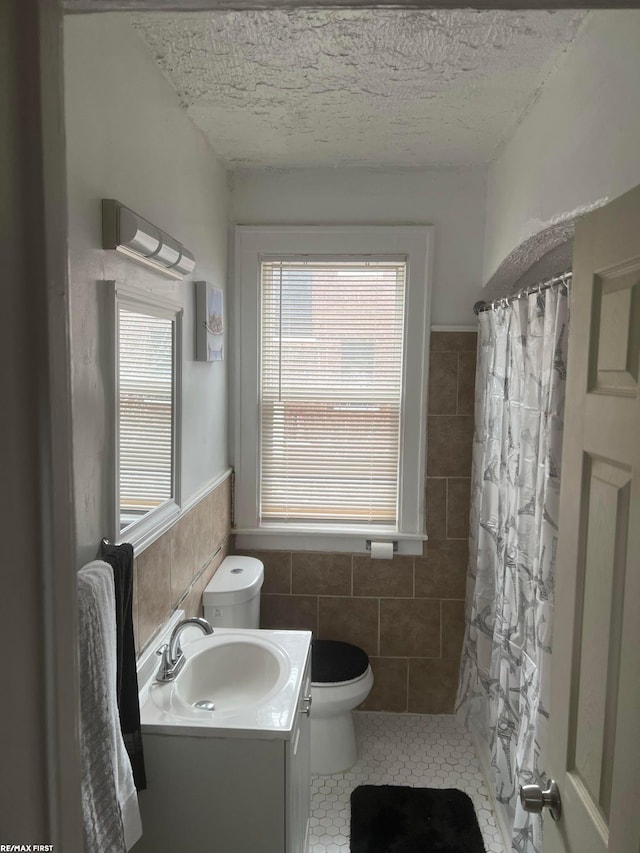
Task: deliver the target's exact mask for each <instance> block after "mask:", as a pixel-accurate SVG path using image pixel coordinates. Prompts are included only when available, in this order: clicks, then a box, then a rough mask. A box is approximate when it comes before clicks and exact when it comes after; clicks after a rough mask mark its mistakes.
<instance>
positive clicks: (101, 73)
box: [64, 15, 228, 562]
mask: <svg viewBox="0 0 640 853" xmlns="http://www.w3.org/2000/svg"><path fill="white" fill-rule="evenodd" d="M64 37H65V97H66V131H67V161H68V173H69V186H68V194H69V195H68V197H69V257H70V285H71V320H72V361H73V377H72V381H73V409H74V469H75V489H76V503H77V510H76V515H77V526H78V546H79V554H78V558H79V561H80V562H84V561H85V560H87V559H90V558H93V556H94V555H95V552H96V549H97V547H98V543H99V541H100V539H101V537H102V536H104V535H106V534H108V533H109V532H110V531H109V530H108V526H107V525H108V519H109V506H110V501H112V500H113V485H112V480H113V475H112V471H111V465H112V463H111V461H110V458H109V454H108V447H109V440H110V439H109V436H110V430H111V423H110V421H109V417H108V408H107V407H108V397H109V390H108V389H109V380H110V371H111V365H110V362H109V359H108V357H107V344H108V338H109V335H110V329H109V327H108V325H107V323H106V321H105V301H106V300H105V288H104V286H103V282H104V281H105V280H109V279H115V280H116V281H118V282H122V283H128V284H136V285H139V286H140V287H143V288H146V289H148V290H152V291H155V292H158V293H162V294H164V295H166V296H168V297H169V298H173V299H175V300H178V301H180V302H181V303H182V305H183V306H184V321H183V322H184V349H183V440H182V462H183V469H182V498H183V501H184V500H188V499H189V497H190V496H193V495H194V494H195V493H197V492H198V491H199V490H200V489H201V488H203V487H204V486H205V485H206V484H207V483H208V482H210V481H211V480H213V479H214V478H215V477H216V476H217V475H219V474H220V473H222V471H223V470H224V469H225V468H226V466H227V429H226V422H227V385H226V362H224V363H213V364H205V363H199V362H195V361H194V285H193V283H192V282H191V281H183V282H169V281H168V280H167V279H165V278H163V277H162V276H160V275H158V274H156V273H154V272H152V271H147V270H146V269H145V268H144V267H142V266H139V265H138V264H135V263H133V262H131V261H128V260H126V259H125V258H122V257H121V256H119V255H117V254H116V253H115V252H107V251H103V250H102V249H101V248H100V246H101V244H102V241H101V205H100V200H101V199H102V198H103V197H106V198H117V199H118V200H119V201H121V202H123V203H124V204H126V205H127V206H128V207H131V208H133V209H134V210H135V211H137V212H138V213H140V214H141V215H142V216H144V217H145V218H147V219H149V220H151V222H153V223H154V224H156V225H158V226H159V227H160V228H162V229H163V230H165V231H167V232H168V233H169V234H171V235H172V236H174V237H176V238H177V239H178V240H180V241H181V242H182V243H184V244H185V245H186V246H187V248H188V249H190V250H191V251H192V252H193V253H194V255H195V257H196V264H197V265H196V269H195V273H194V274H193V275H192V276H191V278H192V279H193V280H199V279H207V280H210V281H213V282H214V283H217V284H219V285H221V286H224V284H225V281H226V269H227V267H226V265H227V226H228V208H227V200H228V190H227V186H226V172H225V170H224V169H223V168H222V167H221V166H220V165H219V164H218V163H217V161H216V159H215V156H214V154H213V152H212V150H211V148H210V147H209V146H208V145H207V143H206V142H205V140H204V137H202V136H201V134H200V133H199V132H198V131H197V130H196V129H195V128H194V126H193V125H192V124H191V122H190V121H189V119H188V118H187V116H186V114H185V113H184V112H183V111H182V110H181V109H180V107H179V105H178V100H177V97H176V94H175V92H174V91H173V90H172V89H171V88H170V86H169V84H168V83H167V82H166V81H165V79H164V78H163V76H162V74H161V72H160V71H159V69H158V68H157V67H156V65H155V64H154V62H153V60H152V58H151V57H150V56H149V55H148V54H147V52H146V48H145V47H144V45H143V43H142V42H141V40H140V39H139V37H138V36H137V35H136V33H135V32H134V31H133V30H132V29H131V28H130V26H129V24H128V23H127V19H126V17H125V16H123V15H95V16H91V15H86V16H72V17H67V18H66V19H65V23H64Z"/></svg>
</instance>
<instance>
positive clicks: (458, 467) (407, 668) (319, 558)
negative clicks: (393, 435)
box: [244, 332, 476, 714]
mask: <svg viewBox="0 0 640 853" xmlns="http://www.w3.org/2000/svg"><path fill="white" fill-rule="evenodd" d="M475 358H476V334H475V332H432V334H431V357H430V377H429V410H428V462H427V474H428V477H427V483H426V504H427V532H428V535H429V541H428V542H427V543H425V548H424V556H422V557H415V558H414V557H406V556H400V557H395V558H394V559H393V560H389V561H386V560H371V558H370V557H369V556H367V555H362V554H325V553H317V552H309V551H251V552H244V553H250V554H252V555H253V556H257V557H259V558H260V559H261V560H262V561H263V562H264V565H265V582H264V586H263V589H262V598H261V625H262V627H263V628H291V629H296V628H297V629H306V630H311V631H313V633H314V636H316V637H320V638H325V639H336V640H344V641H346V642H351V643H355V644H357V645H359V646H362V648H364V649H365V651H366V652H367V653H368V655H369V657H370V660H371V666H372V668H373V672H374V678H375V684H374V688H373V690H372V692H371V694H370V696H369V698H368V699H367V701H366V702H365V703H364V705H363V706H362V707H363V708H365V709H367V710H376V711H383V710H384V711H397V712H403V711H404V712H414V713H415V712H417V713H425V714H447V713H451V712H452V711H453V705H454V701H455V694H456V688H457V682H458V668H459V658H460V648H461V644H462V635H463V629H464V594H465V584H466V570H467V557H468V536H469V489H470V474H471V447H472V439H473V405H474V402H473V396H474V384H475Z"/></svg>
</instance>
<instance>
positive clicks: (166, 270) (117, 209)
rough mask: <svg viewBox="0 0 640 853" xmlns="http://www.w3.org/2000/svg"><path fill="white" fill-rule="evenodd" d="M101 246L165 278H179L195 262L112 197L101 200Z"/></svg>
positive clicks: (180, 248)
mask: <svg viewBox="0 0 640 853" xmlns="http://www.w3.org/2000/svg"><path fill="white" fill-rule="evenodd" d="M102 248H103V249H115V250H116V251H117V252H121V253H122V254H124V255H127V257H129V258H131V259H132V260H135V261H138V262H139V263H142V264H144V265H145V266H148V267H151V268H152V269H154V270H156V272H160V273H162V275H165V276H167V277H168V278H174V279H181V278H183V277H184V276H185V275H188V274H189V273H190V272H192V271H193V269H194V267H195V265H196V262H195V258H194V257H193V255H192V254H191V252H190V251H189V250H188V249H185V247H184V246H183V245H182V243H180V242H179V241H178V240H175V239H174V238H173V237H170V236H169V235H168V234H165V232H164V231H161V230H160V228H157V227H156V226H155V225H152V223H151V222H149V221H147V220H146V219H144V218H143V217H142V216H138V214H137V213H134V211H133V210H130V209H129V208H128V207H125V206H124V205H123V204H121V203H120V202H119V201H116V199H114V198H103V199H102Z"/></svg>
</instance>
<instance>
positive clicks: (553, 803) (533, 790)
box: [520, 779, 562, 820]
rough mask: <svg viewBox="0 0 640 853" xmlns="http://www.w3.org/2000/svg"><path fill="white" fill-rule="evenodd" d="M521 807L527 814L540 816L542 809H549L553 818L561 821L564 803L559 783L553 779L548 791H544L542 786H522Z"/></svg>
mask: <svg viewBox="0 0 640 853" xmlns="http://www.w3.org/2000/svg"><path fill="white" fill-rule="evenodd" d="M520 805H521V806H522V808H523V809H524V810H525V811H526V812H534V813H535V814H540V812H541V811H542V809H544V808H547V809H549V811H550V813H551V817H552V818H553V819H554V820H559V819H560V815H561V814H562V803H561V801H560V790H559V789H558V785H557V783H556V782H554V781H553V779H552V780H551V781H550V782H549V787H548V788H547V790H546V791H543V790H542V788H541V787H540V785H520Z"/></svg>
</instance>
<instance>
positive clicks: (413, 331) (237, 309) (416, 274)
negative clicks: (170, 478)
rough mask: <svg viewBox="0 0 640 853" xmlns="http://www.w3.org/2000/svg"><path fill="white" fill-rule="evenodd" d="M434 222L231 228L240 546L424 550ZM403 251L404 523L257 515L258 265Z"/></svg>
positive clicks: (234, 433) (235, 461) (236, 517)
mask: <svg viewBox="0 0 640 853" xmlns="http://www.w3.org/2000/svg"><path fill="white" fill-rule="evenodd" d="M432 245H433V226H429V225H410V226H379V225H375V226H353V225H345V226H322V225H307V226H277V225H260V226H252V225H237V226H235V228H234V287H233V301H232V309H233V317H232V326H233V330H234V346H233V348H232V362H233V363H232V373H233V378H234V381H233V383H232V400H231V413H232V428H231V430H230V434H231V436H232V448H231V457H232V464H233V467H234V471H235V501H234V532H235V534H236V545H237V547H239V548H260V549H284V550H289V549H290V550H320V551H322V550H326V551H345V552H365V551H366V543H367V540H372V539H374V540H377V541H379V540H386V541H390V540H392V541H395V542H397V543H398V547H397V551H398V553H399V554H421V553H422V542H423V540H425V539H426V538H427V536H426V532H425V482H426V481H425V476H426V426H427V420H426V417H427V377H428V361H429V334H430V325H431V324H430V303H431V281H432V263H433V260H432V259H433V249H432ZM301 255H311V256H315V257H317V256H320V255H324V256H327V258H328V259H336V258H337V257H345V258H346V257H348V256H351V257H353V256H362V257H365V258H366V257H367V256H370V257H374V258H376V259H381V258H383V257H384V256H386V255H389V256H394V257H395V258H398V256H401V257H404V258H406V261H407V285H406V286H407V291H406V308H405V329H404V381H403V388H402V410H403V417H402V430H401V441H400V484H399V485H400V490H399V505H398V525H397V527H396V528H391V527H389V528H381V527H380V526H375V527H374V526H365V525H333V526H331V527H328V526H327V525H322V529H321V530H320V529H319V527H318V526H315V525H311V524H296V525H294V524H286V525H284V524H273V523H269V524H266V523H263V524H261V523H260V520H259V493H260V489H259V470H260V464H259V463H260V459H259V444H260V423H259V414H260V412H259V390H260V388H259V382H260V374H259V371H260V351H259V347H260V325H259V324H260V266H261V262H262V259H263V258H267V257H269V256H276V257H280V256H290V257H291V256H294V257H295V256H301Z"/></svg>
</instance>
